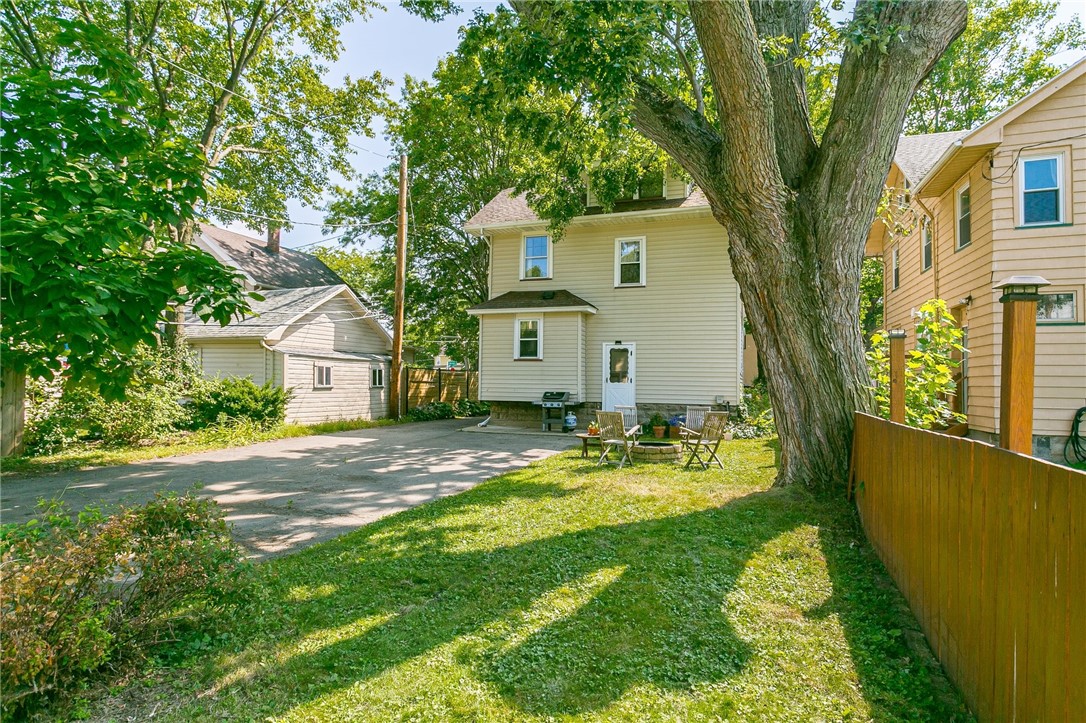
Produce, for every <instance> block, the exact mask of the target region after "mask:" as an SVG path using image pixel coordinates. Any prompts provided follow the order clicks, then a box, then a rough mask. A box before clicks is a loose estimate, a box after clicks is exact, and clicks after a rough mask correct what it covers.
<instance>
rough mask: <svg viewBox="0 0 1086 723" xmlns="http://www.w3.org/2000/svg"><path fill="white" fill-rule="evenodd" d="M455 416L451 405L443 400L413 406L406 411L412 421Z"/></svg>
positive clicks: (426, 420) (427, 420)
mask: <svg viewBox="0 0 1086 723" xmlns="http://www.w3.org/2000/svg"><path fill="white" fill-rule="evenodd" d="M454 416H456V414H455V411H454V410H453V406H452V405H451V404H446V403H445V402H430V403H429V404H424V405H422V406H419V407H415V408H414V409H412V410H410V411H409V412H408V413H407V418H408V419H410V420H411V421H412V422H429V421H432V420H434V419H452V418H453V417H454Z"/></svg>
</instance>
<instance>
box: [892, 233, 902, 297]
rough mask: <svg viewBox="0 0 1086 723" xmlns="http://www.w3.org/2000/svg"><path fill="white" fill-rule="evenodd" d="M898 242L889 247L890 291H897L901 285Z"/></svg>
mask: <svg viewBox="0 0 1086 723" xmlns="http://www.w3.org/2000/svg"><path fill="white" fill-rule="evenodd" d="M900 247H901V245H900V244H898V245H896V246H894V248H892V249H890V291H897V290H898V288H900V286H901V256H900V254H899V253H898V249H899V248H900Z"/></svg>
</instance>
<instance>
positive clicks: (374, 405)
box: [185, 284, 392, 424]
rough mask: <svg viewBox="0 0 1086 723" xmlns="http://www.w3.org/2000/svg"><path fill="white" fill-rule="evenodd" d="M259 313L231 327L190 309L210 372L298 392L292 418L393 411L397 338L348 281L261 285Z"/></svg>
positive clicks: (190, 325) (188, 329)
mask: <svg viewBox="0 0 1086 723" xmlns="http://www.w3.org/2000/svg"><path fill="white" fill-rule="evenodd" d="M261 293H262V295H263V296H264V297H265V298H264V301H254V302H252V304H251V306H252V310H253V312H254V315H253V316H248V317H246V318H245V319H243V320H241V321H233V322H231V323H230V324H228V325H227V326H219V325H218V324H216V323H214V322H212V323H210V324H202V323H200V320H199V318H198V317H196V316H194V315H192V314H191V313H190V314H188V315H187V316H186V319H185V336H186V339H187V341H188V343H189V344H190V345H191V346H192V347H193V348H194V349H195V350H196V352H197V354H198V355H199V360H200V365H201V367H202V369H203V372H204V374H205V375H206V376H209V377H214V376H236V377H249V378H251V379H252V380H253V382H255V383H256V384H265V383H266V382H271V383H272V384H273V385H275V386H277V387H283V388H287V389H292V390H293V398H292V399H291V400H290V403H289V404H288V406H287V421H289V422H300V423H306V424H309V423H313V422H321V421H325V420H337V419H359V418H363V419H376V418H378V417H384V416H386V415H387V414H388V396H387V392H388V383H389V362H390V358H391V357H390V356H389V354H390V350H391V348H392V340H391V338H390V337H389V335H388V333H387V332H386V331H385V329H384V328H383V327H382V326H381V325H380V324H379V323H377V320H376V319H375V318H373V316H372V315H371V314H370V312H369V310H368V309H367V307H366V306H365V305H364V304H363V303H362V301H360V300H359V298H358V297H357V296H355V294H354V292H352V291H351V290H350V288H348V287H347V286H346V285H344V284H336V285H329V286H314V287H311V288H300V289H273V290H268V291H262V292H261Z"/></svg>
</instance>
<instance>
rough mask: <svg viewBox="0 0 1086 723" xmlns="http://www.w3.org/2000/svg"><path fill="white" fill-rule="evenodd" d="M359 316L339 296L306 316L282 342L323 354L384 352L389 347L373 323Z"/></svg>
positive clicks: (292, 328) (358, 312) (355, 309)
mask: <svg viewBox="0 0 1086 723" xmlns="http://www.w3.org/2000/svg"><path fill="white" fill-rule="evenodd" d="M344 294H346V292H344ZM362 316H363V312H362V311H360V310H359V309H358V307H356V306H355V305H354V304H353V303H352V302H351V301H349V300H348V299H347V298H346V296H345V295H342V296H338V297H336V298H334V299H331V300H329V301H326V302H325V303H323V304H321V306H320V308H319V309H316V310H315V311H314V312H313V313H311V314H306V315H305V316H304V317H303V318H302V319H300V320H299V321H298V323H296V324H294V325H293V326H292V327H291V329H290V331H288V332H287V333H286V334H284V335H283V341H282V342H281V343H283V344H284V345H289V346H291V347H305V348H306V349H314V350H316V349H320V350H323V351H332V350H335V351H365V352H367V353H372V354H379V353H384V352H385V350H386V349H388V348H389V343H388V339H387V337H386V336H384V334H382V333H381V332H380V331H378V330H377V328H375V327H376V324H375V322H374V321H372V320H371V319H364V318H360V317H362Z"/></svg>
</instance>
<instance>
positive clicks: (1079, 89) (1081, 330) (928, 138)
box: [868, 60, 1086, 458]
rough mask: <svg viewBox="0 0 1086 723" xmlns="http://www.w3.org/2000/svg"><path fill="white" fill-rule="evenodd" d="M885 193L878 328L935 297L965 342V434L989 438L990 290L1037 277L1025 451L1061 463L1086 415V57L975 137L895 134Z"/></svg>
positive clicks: (995, 422)
mask: <svg viewBox="0 0 1086 723" xmlns="http://www.w3.org/2000/svg"><path fill="white" fill-rule="evenodd" d="M887 185H888V186H890V187H892V188H895V189H897V192H898V194H899V199H900V202H901V203H902V205H903V206H904V210H903V211H902V213H901V214H900V215H899V218H901V219H902V220H903V224H902V226H903V227H902V228H901V229H898V232H897V233H894V232H891V231H890V230H888V229H887V227H886V225H885V224H884V223H882V222H880V221H876V223H875V225H874V226H873V227H872V231H871V235H870V236H869V237H868V253H869V254H872V255H881V256H882V260H883V268H884V271H885V273H884V281H885V295H884V300H885V302H884V303H885V324H886V327H887V328H895V327H897V328H905V329H912V326H913V325H912V323H911V312H912V311H913V310H914V309H916V308H917V307H919V306H920V305H921V304H922V303H923V302H924V301H926V300H928V299H932V298H941V299H944V300H945V301H946V302H947V304H948V305H949V306H950V307H951V310H952V312H953V313H954V316H955V317H956V319H957V320H958V321H959V323H960V324H961V326H962V328H963V329H965V331H966V334H967V340H966V347H967V348H968V350H969V351H968V354H967V355H966V359H965V362H964V364H963V365H962V367H961V374H960V375H959V380H958V383H959V390H958V397H957V403H958V404H959V406H960V408H961V410H962V411H965V412H966V413H967V414H968V416H969V427H970V433H971V435H972V436H975V437H979V438H985V439H992V438H993V437H994V435H995V434H996V432H997V430H998V429H999V419H998V416H999V390H1000V362H1001V360H1000V353H1001V349H1000V344H1001V338H1002V305H1001V304H1000V303H999V296H1000V292H998V291H996V290H994V289H993V288H992V286H993V285H994V284H996V283H998V282H999V281H1001V280H1003V279H1005V278H1007V277H1010V276H1016V275H1037V276H1043V277H1044V278H1045V279H1047V280H1048V281H1050V282H1051V284H1052V285H1051V286H1049V287H1046V288H1043V289H1042V290H1041V291H1042V293H1043V298H1042V301H1041V302H1040V303H1039V304H1038V311H1037V352H1036V359H1037V366H1036V387H1035V406H1034V428H1033V429H1034V452H1035V453H1036V454H1038V455H1039V456H1052V457H1055V458H1059V456H1060V453H1061V451H1062V446H1063V442H1064V440H1065V439H1066V437H1067V435H1068V433H1069V431H1070V427H1071V421H1072V417H1073V416H1074V413H1075V411H1076V410H1077V409H1078V408H1079V407H1082V406H1084V405H1086V313H1084V308H1083V304H1084V297H1086V60H1083V61H1079V62H1078V63H1076V64H1075V65H1073V66H1071V67H1070V68H1068V69H1067V70H1065V71H1064V72H1063V73H1061V74H1060V75H1059V76H1057V77H1056V78H1053V79H1052V80H1051V81H1049V82H1048V83H1046V84H1045V85H1043V86H1041V87H1040V88H1038V89H1037V90H1036V91H1034V92H1033V93H1031V94H1030V95H1029V96H1027V97H1025V98H1023V99H1022V100H1020V101H1019V102H1018V103H1015V104H1014V105H1012V106H1011V107H1009V108H1007V109H1006V110H1005V111H1003V112H1002V113H1000V114H999V115H998V116H996V117H995V118H993V119H991V120H990V121H988V122H987V123H985V124H984V125H982V126H980V127H979V128H976V129H975V130H972V131H962V132H953V133H933V134H928V135H920V136H905V137H902V138H901V140H900V142H899V144H898V149H897V155H896V157H895V162H894V164H893V166H892V167H891V170H890V175H889V177H888V179H887Z"/></svg>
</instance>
